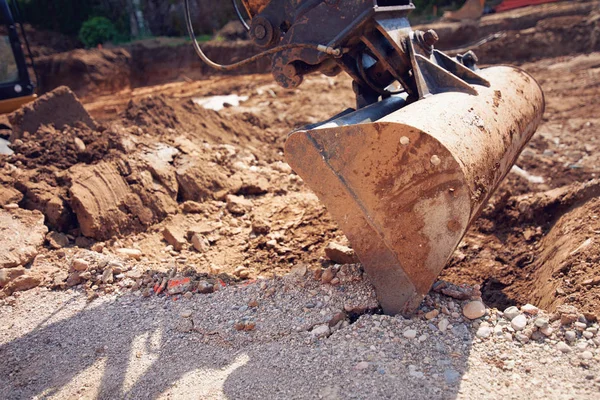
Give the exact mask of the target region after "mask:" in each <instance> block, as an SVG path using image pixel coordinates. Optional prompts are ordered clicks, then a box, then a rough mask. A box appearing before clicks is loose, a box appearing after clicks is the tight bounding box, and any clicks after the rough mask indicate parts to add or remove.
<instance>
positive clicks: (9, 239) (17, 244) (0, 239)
mask: <svg viewBox="0 0 600 400" xmlns="http://www.w3.org/2000/svg"><path fill="white" fill-rule="evenodd" d="M47 232H48V228H47V227H46V226H45V225H44V215H43V214H42V213H41V212H39V211H29V210H22V209H16V210H11V211H7V210H2V209H0V269H1V268H13V267H17V266H19V265H26V264H29V263H30V262H31V261H33V259H34V258H35V256H36V255H37V254H38V248H39V247H40V246H41V245H42V244H44V240H45V237H46V233H47Z"/></svg>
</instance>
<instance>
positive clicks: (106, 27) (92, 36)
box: [79, 17, 117, 47]
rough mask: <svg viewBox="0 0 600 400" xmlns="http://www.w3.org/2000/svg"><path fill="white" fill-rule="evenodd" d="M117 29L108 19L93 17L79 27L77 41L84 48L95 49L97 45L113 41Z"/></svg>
mask: <svg viewBox="0 0 600 400" xmlns="http://www.w3.org/2000/svg"><path fill="white" fill-rule="evenodd" d="M116 37H117V29H116V28H115V26H114V25H113V23H112V22H110V20H109V19H108V18H105V17H93V18H90V19H88V20H87V21H85V22H84V23H83V25H81V30H80V31H79V40H81V42H82V43H83V44H84V45H85V47H95V46H97V45H99V44H103V43H106V42H111V41H114V40H115V39H116Z"/></svg>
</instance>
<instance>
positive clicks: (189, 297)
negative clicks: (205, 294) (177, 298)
mask: <svg viewBox="0 0 600 400" xmlns="http://www.w3.org/2000/svg"><path fill="white" fill-rule="evenodd" d="M183 297H184V298H185V299H186V300H190V299H191V298H192V297H194V294H193V293H192V292H185V294H184V295H183Z"/></svg>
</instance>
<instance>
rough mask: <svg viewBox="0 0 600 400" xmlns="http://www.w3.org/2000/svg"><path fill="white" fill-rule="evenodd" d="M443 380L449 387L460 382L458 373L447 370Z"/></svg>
mask: <svg viewBox="0 0 600 400" xmlns="http://www.w3.org/2000/svg"><path fill="white" fill-rule="evenodd" d="M444 379H445V380H446V383H447V384H449V385H454V384H456V383H458V382H459V381H460V372H458V371H455V370H453V369H447V370H445V371H444Z"/></svg>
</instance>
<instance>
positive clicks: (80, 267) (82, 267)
mask: <svg viewBox="0 0 600 400" xmlns="http://www.w3.org/2000/svg"><path fill="white" fill-rule="evenodd" d="M89 267H90V263H88V262H87V261H86V260H84V259H83V258H75V259H73V262H72V263H71V270H73V271H79V272H82V271H87V269H88V268H89Z"/></svg>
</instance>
